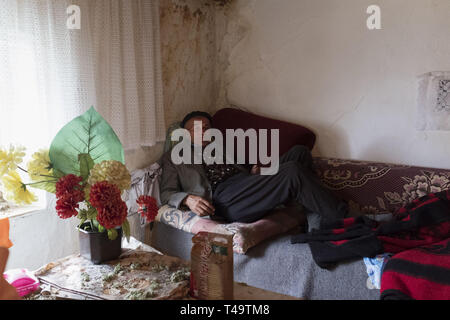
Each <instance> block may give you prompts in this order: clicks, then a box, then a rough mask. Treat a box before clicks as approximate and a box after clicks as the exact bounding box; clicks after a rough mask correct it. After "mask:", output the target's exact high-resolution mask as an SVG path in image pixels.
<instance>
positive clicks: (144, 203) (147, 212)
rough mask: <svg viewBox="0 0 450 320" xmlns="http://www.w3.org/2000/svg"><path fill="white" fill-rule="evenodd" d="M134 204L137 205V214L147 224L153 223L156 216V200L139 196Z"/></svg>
mask: <svg viewBox="0 0 450 320" xmlns="http://www.w3.org/2000/svg"><path fill="white" fill-rule="evenodd" d="M136 203H137V204H138V205H139V208H138V212H139V213H140V214H141V216H142V217H143V218H146V220H147V222H153V221H154V220H155V218H156V216H157V214H158V205H157V203H156V199H155V198H153V197H151V196H140V197H139V198H138V199H137V200H136Z"/></svg>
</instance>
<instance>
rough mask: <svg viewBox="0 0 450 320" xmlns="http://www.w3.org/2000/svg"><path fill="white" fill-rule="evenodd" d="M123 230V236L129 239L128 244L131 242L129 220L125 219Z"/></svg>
mask: <svg viewBox="0 0 450 320" xmlns="http://www.w3.org/2000/svg"><path fill="white" fill-rule="evenodd" d="M122 230H123V234H124V235H125V237H126V238H127V242H130V233H131V232H130V223H129V222H128V219H125V221H124V222H123V224H122Z"/></svg>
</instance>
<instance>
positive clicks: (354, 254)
mask: <svg viewBox="0 0 450 320" xmlns="http://www.w3.org/2000/svg"><path fill="white" fill-rule="evenodd" d="M449 238H450V190H446V191H442V192H439V193H432V194H429V195H426V196H424V197H421V198H419V199H416V200H414V201H413V202H412V203H410V204H408V205H407V206H405V207H403V208H401V209H400V210H398V211H397V212H396V213H395V214H394V218H393V219H392V220H390V221H388V222H377V221H374V220H373V219H370V218H368V217H367V216H360V217H356V218H353V217H352V218H346V219H342V220H338V221H334V222H331V223H326V224H323V225H322V226H321V228H320V230H313V231H312V232H310V233H307V234H299V235H295V236H293V237H292V239H291V242H292V243H302V242H303V243H304V242H307V243H308V244H309V246H310V248H311V253H312V255H313V258H314V261H315V262H316V263H317V264H318V265H319V266H320V267H322V268H329V267H332V266H334V265H335V264H336V263H338V262H341V261H345V260H349V259H355V258H363V257H375V256H376V255H377V254H381V253H392V254H395V255H394V256H393V257H392V258H391V259H390V260H389V261H388V262H387V264H386V266H385V268H384V270H383V276H382V283H381V286H382V289H381V293H382V294H381V297H382V298H386V299H390V298H393V297H394V296H395V295H394V292H396V293H397V295H398V296H397V297H398V298H405V297H410V298H412V299H416V298H425V296H427V297H429V299H436V298H439V297H441V298H442V297H445V298H446V299H450V296H449V291H448V290H449V288H450V283H449V282H450V277H449V274H450V253H449V252H448V241H449ZM438 247H439V248H441V247H442V249H439V250H437V251H435V252H439V254H437V253H435V252H434V251H433V250H434V249H433V248H438ZM430 248H431V249H430ZM445 248H447V249H445ZM445 250H447V251H445ZM425 257H426V258H425ZM409 267H411V268H409ZM436 268H439V269H436ZM425 270H427V271H425ZM438 271H439V272H438ZM385 272H387V274H386V276H385ZM419 288H422V289H420V290H419ZM411 290H412V291H411ZM430 290H432V291H433V292H435V294H434V295H430V294H427V293H425V294H423V295H421V294H420V293H419V291H423V292H428V291H430ZM383 293H384V294H383Z"/></svg>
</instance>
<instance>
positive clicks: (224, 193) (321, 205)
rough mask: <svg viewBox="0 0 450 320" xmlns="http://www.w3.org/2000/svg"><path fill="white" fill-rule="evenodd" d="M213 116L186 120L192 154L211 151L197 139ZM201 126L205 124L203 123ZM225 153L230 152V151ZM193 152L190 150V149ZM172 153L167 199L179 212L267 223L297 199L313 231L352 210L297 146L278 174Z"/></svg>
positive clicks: (166, 161) (165, 180)
mask: <svg viewBox="0 0 450 320" xmlns="http://www.w3.org/2000/svg"><path fill="white" fill-rule="evenodd" d="M211 122H212V118H211V116H210V115H209V114H208V113H205V112H199V111H195V112H192V113H190V114H188V115H187V116H186V117H185V118H184V119H183V121H182V122H181V127H182V128H184V129H186V130H187V131H188V132H189V135H187V136H188V138H190V143H191V144H190V146H191V148H192V153H191V154H195V151H194V149H195V150H199V149H200V150H203V149H204V148H206V147H207V145H208V143H210V142H208V141H204V140H206V139H200V142H199V140H198V139H195V137H194V133H195V134H196V135H197V136H198V132H199V131H200V134H201V136H202V137H203V135H204V133H205V132H206V131H207V130H208V129H210V128H212V125H213V123H211ZM199 124H200V125H199ZM224 149H225V148H224ZM189 151H190V150H189ZM173 158H174V154H173V152H172V151H168V152H166V153H165V154H164V155H163V157H162V159H161V164H162V168H163V172H162V179H161V201H162V203H163V204H168V205H170V206H173V207H175V208H179V209H186V210H187V209H188V208H189V209H190V210H191V211H192V212H194V213H196V214H197V215H199V216H208V215H209V216H213V215H216V216H220V217H222V218H225V219H226V220H227V221H229V222H235V221H237V222H253V221H256V220H259V219H261V218H262V217H264V215H266V214H267V213H269V212H270V211H271V210H272V209H274V208H275V207H277V206H278V205H281V204H285V203H287V202H289V201H292V200H295V201H297V202H299V203H301V204H302V205H303V207H304V208H305V209H306V212H307V220H308V228H309V230H312V229H313V228H314V229H317V228H319V227H320V224H321V222H329V221H334V220H336V219H341V218H344V217H345V216H347V213H348V206H347V204H346V203H345V202H343V201H341V200H339V199H337V198H336V197H335V196H334V195H333V194H332V193H331V192H330V191H329V190H327V189H325V188H324V187H323V186H322V185H321V183H320V180H319V178H318V177H317V176H316V175H315V174H314V172H313V170H312V156H311V153H310V151H309V149H308V148H307V147H305V146H300V145H297V146H294V147H292V148H291V149H290V150H289V151H288V152H286V153H285V154H284V155H282V156H281V157H280V159H279V168H278V172H277V173H275V174H270V175H262V174H260V170H261V168H260V167H258V166H257V165H254V166H253V167H252V168H251V169H246V168H245V167H244V166H241V165H238V164H228V162H229V161H225V160H223V161H222V162H223V163H222V164H220V163H219V161H216V162H217V163H212V164H208V163H205V161H203V157H202V158H201V159H202V160H201V164H198V161H197V164H196V161H189V163H186V162H185V163H180V164H175V163H178V161H174V159H173ZM174 162H175V163H174Z"/></svg>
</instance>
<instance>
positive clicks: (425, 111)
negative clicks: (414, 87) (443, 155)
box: [416, 71, 450, 131]
mask: <svg viewBox="0 0 450 320" xmlns="http://www.w3.org/2000/svg"><path fill="white" fill-rule="evenodd" d="M418 79H419V83H418V96H417V117H416V128H417V129H418V130H422V131H423V130H450V71H434V72H428V73H425V74H423V75H420V76H419V77H418Z"/></svg>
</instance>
